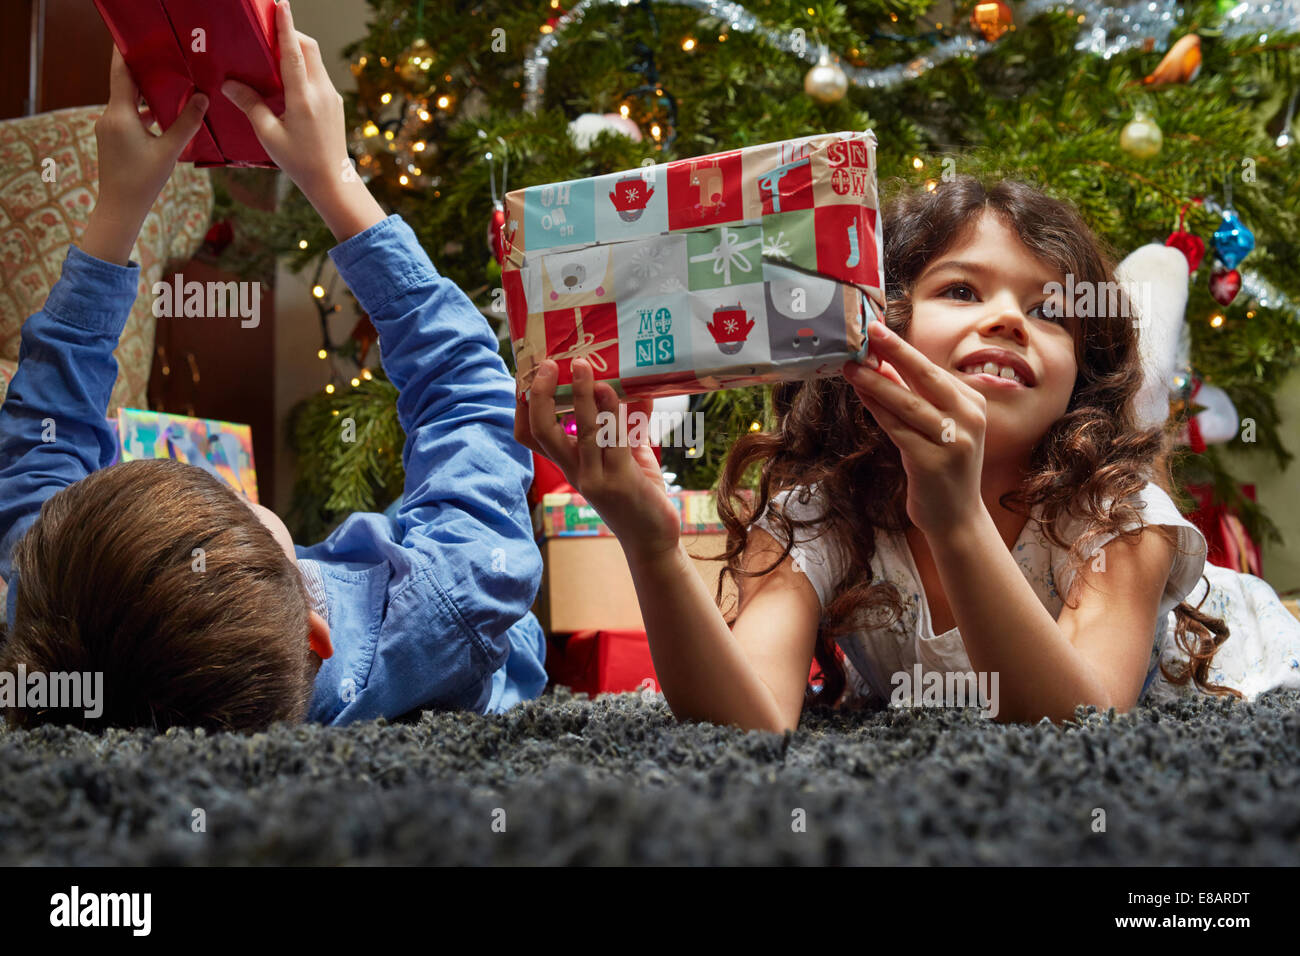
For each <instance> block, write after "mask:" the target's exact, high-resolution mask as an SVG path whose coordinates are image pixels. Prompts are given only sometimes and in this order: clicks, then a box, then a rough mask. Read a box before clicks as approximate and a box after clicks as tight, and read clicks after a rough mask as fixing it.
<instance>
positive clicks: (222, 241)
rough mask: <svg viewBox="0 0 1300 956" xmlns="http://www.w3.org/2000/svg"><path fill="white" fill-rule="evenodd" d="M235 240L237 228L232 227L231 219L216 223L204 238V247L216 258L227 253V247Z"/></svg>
mask: <svg viewBox="0 0 1300 956" xmlns="http://www.w3.org/2000/svg"><path fill="white" fill-rule="evenodd" d="M234 239H235V227H234V226H233V225H231V223H230V220H229V219H223V220H221V222H214V223H213V224H212V228H211V229H209V230H208V234H207V235H206V236H204V237H203V246H204V248H205V249H207V251H208V252H210V253H211V254H212V255H214V256H219V255H221V254H222V253H223V252H225V251H226V246H228V245H230V244H231V243H232V242H233V241H234Z"/></svg>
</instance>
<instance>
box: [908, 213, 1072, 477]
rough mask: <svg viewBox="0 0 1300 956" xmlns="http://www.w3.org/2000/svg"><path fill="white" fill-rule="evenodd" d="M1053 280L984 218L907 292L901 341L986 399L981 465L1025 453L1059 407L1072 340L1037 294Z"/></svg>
mask: <svg viewBox="0 0 1300 956" xmlns="http://www.w3.org/2000/svg"><path fill="white" fill-rule="evenodd" d="M1060 279H1061V276H1060V275H1058V274H1057V272H1056V270H1055V269H1054V268H1053V267H1052V266H1050V265H1049V264H1047V263H1045V262H1043V261H1042V260H1040V259H1038V258H1036V257H1035V256H1034V255H1033V254H1032V253H1031V252H1030V250H1029V249H1028V248H1026V247H1025V245H1024V244H1023V243H1022V242H1021V241H1020V239H1019V237H1018V236H1017V235H1016V233H1015V232H1014V231H1012V230H1011V229H1008V228H1007V226H1006V225H1004V224H1003V222H1002V220H1001V219H1000V218H998V216H997V215H995V214H993V213H991V212H987V211H986V212H985V213H984V214H983V215H982V216H981V217H980V219H979V221H978V222H977V223H975V224H974V225H973V226H972V227H971V228H970V232H969V235H968V236H967V237H966V238H965V241H962V242H958V243H956V244H954V246H953V247H952V248H951V249H950V250H948V252H947V253H946V254H944V255H943V256H941V257H939V259H938V260H937V261H935V262H934V263H932V264H931V265H930V266H929V267H928V268H926V269H925V271H924V272H922V273H921V275H920V276H919V277H918V278H917V280H916V283H915V284H914V286H913V288H912V290H911V291H912V303H913V305H912V320H911V323H910V325H909V327H908V330H907V339H908V341H909V342H910V343H911V344H912V345H913V346H915V347H916V349H917V350H918V351H920V352H921V353H922V354H924V355H925V356H926V357H927V358H928V359H930V361H932V362H934V364H935V365H938V366H939V367H941V368H945V369H948V370H949V371H951V372H952V373H953V374H954V375H956V376H957V377H958V378H960V379H961V380H962V381H964V382H966V383H968V384H969V385H971V386H972V387H974V388H975V389H977V390H978V391H979V392H980V393H981V394H982V395H984V396H985V398H987V399H989V405H988V409H987V415H988V428H987V432H986V435H985V453H986V455H988V456H990V457H994V458H1003V457H1007V456H1011V457H1018V456H1019V455H1021V454H1023V453H1024V452H1026V451H1028V450H1029V449H1031V448H1033V447H1034V445H1036V444H1037V443H1038V441H1039V440H1040V439H1041V438H1042V437H1043V435H1045V434H1046V433H1047V431H1048V429H1050V428H1051V426H1052V424H1053V423H1054V422H1056V421H1057V420H1058V419H1059V418H1060V417H1061V416H1062V415H1064V414H1065V410H1066V409H1067V408H1068V407H1069V402H1070V395H1071V393H1072V392H1073V390H1074V383H1075V379H1076V377H1077V373H1078V366H1077V364H1076V362H1075V357H1074V337H1073V334H1072V332H1071V330H1070V328H1069V326H1068V325H1067V324H1066V323H1067V320H1066V318H1064V315H1063V312H1064V310H1063V309H1062V308H1061V307H1060V302H1059V301H1057V300H1058V299H1059V296H1054V295H1049V294H1047V293H1046V292H1045V291H1044V290H1045V288H1046V287H1047V286H1048V285H1049V284H1050V283H1052V282H1060ZM1030 392H1033V393H1034V397H1033V400H1032V401H1024V400H1023V399H1026V398H1028V395H1029V393H1030ZM1012 400H1015V401H1012Z"/></svg>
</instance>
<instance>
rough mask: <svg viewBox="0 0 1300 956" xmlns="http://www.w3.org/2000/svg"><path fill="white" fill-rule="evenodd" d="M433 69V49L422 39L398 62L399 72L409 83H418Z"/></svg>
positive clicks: (409, 48) (403, 54)
mask: <svg viewBox="0 0 1300 956" xmlns="http://www.w3.org/2000/svg"><path fill="white" fill-rule="evenodd" d="M432 67H433V47H431V46H429V41H428V40H426V39H424V38H423V37H421V38H420V39H418V40H416V41H415V42H414V43H412V44H411V45H410V46H409V47H407V48H406V50H405V51H404V52H403V53H402V55H401V56H400V57H398V60H397V72H398V75H399V76H401V78H402V79H403V80H405V81H406V82H407V83H418V82H420V81H421V80H423V79H424V78H425V75H426V74H427V73H428V72H429V70H430V69H431V68H432Z"/></svg>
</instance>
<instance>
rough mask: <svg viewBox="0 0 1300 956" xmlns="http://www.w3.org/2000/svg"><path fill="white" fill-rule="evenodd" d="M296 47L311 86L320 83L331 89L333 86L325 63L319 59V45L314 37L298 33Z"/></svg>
mask: <svg viewBox="0 0 1300 956" xmlns="http://www.w3.org/2000/svg"><path fill="white" fill-rule="evenodd" d="M298 45H299V47H301V49H302V59H303V65H304V66H306V68H307V80H308V82H310V83H311V84H312V85H313V86H318V85H320V84H321V83H328V84H329V85H330V87H331V88H333V86H334V84H333V83H332V82H331V81H330V78H329V73H328V71H326V69H325V61H324V60H323V59H321V54H320V44H319V43H317V42H316V39H315V38H314V37H309V36H307V34H305V33H303V32H301V31H299V33H298Z"/></svg>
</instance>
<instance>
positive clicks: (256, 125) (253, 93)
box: [221, 80, 280, 145]
mask: <svg viewBox="0 0 1300 956" xmlns="http://www.w3.org/2000/svg"><path fill="white" fill-rule="evenodd" d="M221 93H222V95H223V96H225V98H226V99H228V100H230V102H232V103H234V104H235V105H236V106H238V107H239V108H240V109H241V110H242V111H243V113H244V115H245V116H247V117H248V121H249V123H251V124H252V125H253V132H255V133H256V134H257V138H258V139H260V140H261V141H262V144H263V145H266V140H267V137H272V138H273V137H274V136H275V135H276V134H277V133H278V132H279V131H280V119H279V117H277V116H276V115H275V112H274V111H273V110H272V109H271V107H269V106H267V105H266V101H265V100H263V99H262V98H261V97H260V96H258V95H257V90H255V89H253V88H252V87H251V86H245V85H244V84H243V83H240V82H239V81H238V80H226V82H224V83H222V84H221Z"/></svg>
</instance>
